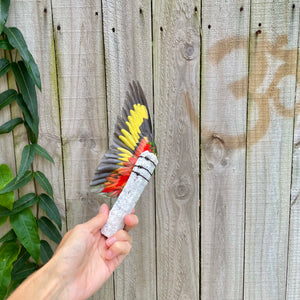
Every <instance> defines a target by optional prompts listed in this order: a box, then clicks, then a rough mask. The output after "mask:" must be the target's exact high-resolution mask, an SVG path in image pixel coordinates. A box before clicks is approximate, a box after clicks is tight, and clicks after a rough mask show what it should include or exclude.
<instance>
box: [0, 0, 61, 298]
mask: <svg viewBox="0 0 300 300" xmlns="http://www.w3.org/2000/svg"><path fill="white" fill-rule="evenodd" d="M9 6H10V1H9V0H1V2H0V49H2V53H3V52H4V51H5V52H6V57H5V58H1V59H0V77H2V76H6V75H7V74H8V73H9V72H10V74H11V76H13V77H14V78H15V82H16V87H17V88H16V89H17V90H15V89H8V90H7V91H3V92H1V93H0V112H1V110H2V109H3V108H4V107H6V106H8V105H10V104H12V103H13V102H16V103H17V105H18V106H19V108H20V109H21V111H22V117H19V118H14V119H11V120H9V121H7V122H6V123H4V124H2V125H0V135H1V134H7V133H9V132H11V131H13V130H14V128H15V127H16V126H19V125H21V124H23V125H24V126H25V128H26V132H27V136H28V145H26V146H25V147H24V148H23V151H22V157H21V163H20V166H19V169H18V172H17V175H16V177H13V174H12V171H11V170H10V168H9V167H8V165H6V164H1V165H0V226H1V225H3V224H4V223H6V221H7V220H9V222H10V225H11V229H10V230H9V231H8V232H7V233H6V234H5V235H4V236H2V237H1V238H0V243H2V244H1V246H0V299H5V298H6V297H7V296H8V295H9V294H10V293H11V292H12V291H13V290H14V289H15V288H16V287H17V286H18V285H19V284H20V283H21V282H22V281H23V280H24V279H25V278H26V277H28V276H29V275H30V274H31V273H33V272H34V271H35V270H36V269H38V268H39V267H40V266H41V264H42V263H46V262H47V261H48V260H49V259H50V258H51V256H52V255H53V251H52V249H51V246H50V245H49V243H48V242H47V241H46V240H41V238H40V235H39V230H40V231H41V232H43V233H44V234H45V235H46V236H47V237H48V238H49V239H50V240H52V241H54V242H55V243H57V244H58V243H59V242H60V240H61V234H60V232H59V230H58V228H59V229H60V230H61V226H62V224H61V217H60V214H59V211H58V208H57V206H56V204H55V202H54V200H53V189H52V186H51V184H50V182H49V180H48V179H47V177H46V176H45V175H44V174H43V173H42V172H40V171H33V166H32V165H33V161H34V158H35V156H36V155H38V156H41V157H43V158H45V159H47V160H49V161H50V162H52V163H54V161H53V159H52V157H51V156H50V155H49V153H48V152H47V151H46V150H45V149H44V148H43V147H41V146H40V145H39V144H38V137H39V136H38V135H39V115H38V103H37V95H36V89H35V87H38V89H39V90H41V80H40V73H39V70H38V67H37V65H36V63H35V60H34V58H33V56H32V55H31V53H30V52H29V50H28V47H27V45H26V42H25V40H24V37H23V35H22V33H21V32H20V30H19V29H18V28H16V27H6V20H7V17H8V12H9ZM12 51H15V52H16V53H17V54H16V55H15V57H16V58H17V57H20V58H21V59H20V60H19V61H16V60H17V59H14V60H13V59H12V57H13V55H12ZM32 180H35V183H37V184H39V185H40V186H41V188H42V189H43V190H44V191H45V193H42V194H40V195H38V194H37V192H36V191H35V192H33V193H28V194H26V195H24V196H22V197H21V198H19V199H15V193H14V191H16V190H18V189H20V188H22V187H24V186H25V185H26V184H28V183H29V182H31V181H32ZM34 205H39V208H41V209H42V210H44V211H45V213H46V215H47V216H48V217H45V216H42V217H40V218H39V219H37V218H36V217H35V216H34V215H33V213H32V209H31V208H32V207H33V206H34Z"/></svg>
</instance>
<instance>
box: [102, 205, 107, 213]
mask: <svg viewBox="0 0 300 300" xmlns="http://www.w3.org/2000/svg"><path fill="white" fill-rule="evenodd" d="M106 210H107V207H106V204H102V205H101V206H100V213H105V212H106Z"/></svg>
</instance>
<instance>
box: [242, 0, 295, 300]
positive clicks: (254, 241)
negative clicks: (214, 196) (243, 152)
mask: <svg viewBox="0 0 300 300" xmlns="http://www.w3.org/2000/svg"><path fill="white" fill-rule="evenodd" d="M292 3H293V2H292V1H276V2H271V1H267V2H261V1H258V0H256V1H252V3H251V36H250V82H249V106H248V107H249V109H248V120H249V121H248V131H247V175H246V176H247V186H246V191H247V193H246V234H245V290H244V293H245V294H244V296H245V299H284V298H285V292H286V266H287V249H288V226H289V203H290V183H291V161H292V139H293V116H294V109H293V104H294V91H295V74H296V57H297V52H296V51H297V50H296V47H297V45H295V41H297V36H298V28H299V23H298V17H297V18H293V17H291V16H292V14H293V12H292V10H293V8H292ZM295 37H296V39H295ZM290 49H292V50H290ZM270 99H272V101H271V100H270ZM289 108H291V109H289Z"/></svg>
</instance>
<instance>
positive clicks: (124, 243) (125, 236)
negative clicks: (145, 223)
mask: <svg viewBox="0 0 300 300" xmlns="http://www.w3.org/2000/svg"><path fill="white" fill-rule="evenodd" d="M105 244H106V246H107V248H108V249H107V251H106V255H105V257H106V259H107V260H111V259H113V258H114V257H117V256H120V255H125V256H126V255H127V254H128V253H129V252H130V249H131V244H132V237H131V236H130V235H129V233H128V232H126V231H125V230H120V231H118V232H117V233H116V234H114V235H113V236H111V237H110V238H108V239H107V240H106V242H105Z"/></svg>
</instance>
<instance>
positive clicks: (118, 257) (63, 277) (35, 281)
mask: <svg viewBox="0 0 300 300" xmlns="http://www.w3.org/2000/svg"><path fill="white" fill-rule="evenodd" d="M133 213H134V212H133ZM108 214H109V209H108V206H107V205H106V204H103V205H102V206H101V207H100V210H99V213H98V215H97V216H95V217H94V218H92V219H91V220H90V221H88V222H86V223H83V224H80V225H77V226H76V227H74V228H73V229H72V230H70V231H69V232H67V233H66V234H65V236H64V237H63V239H62V241H61V243H60V244H59V246H58V248H57V250H56V252H55V253H54V255H53V257H52V258H51V259H50V261H49V262H48V263H47V264H46V265H45V266H43V267H42V268H41V269H39V270H38V271H37V272H35V273H34V274H32V275H31V276H30V277H29V278H27V279H26V280H25V281H24V282H23V283H22V284H21V285H20V286H19V287H18V288H17V289H16V290H15V292H14V293H13V294H12V295H11V296H10V297H9V300H19V299H22V300H32V299H55V300H57V299H64V300H65V299H72V300H76V299H87V298H88V297H90V296H91V295H92V294H94V293H95V292H96V291H97V290H98V289H99V288H100V286H101V285H102V284H103V283H104V282H105V281H106V280H107V279H108V278H109V277H110V275H111V274H112V272H113V271H114V270H115V269H116V267H117V266H118V265H119V264H120V263H121V262H122V261H123V260H124V258H125V256H126V255H127V254H128V253H129V251H130V249H131V243H132V238H131V236H130V235H129V234H128V231H129V230H130V229H131V228H132V227H134V226H136V225H137V224H138V218H137V216H135V215H134V214H131V215H127V216H126V217H125V229H124V230H120V231H118V232H117V233H115V234H114V235H113V236H112V237H110V238H108V239H107V238H106V237H104V236H103V235H102V234H101V232H100V229H101V228H102V227H103V225H104V224H105V222H106V221H107V218H108Z"/></svg>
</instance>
